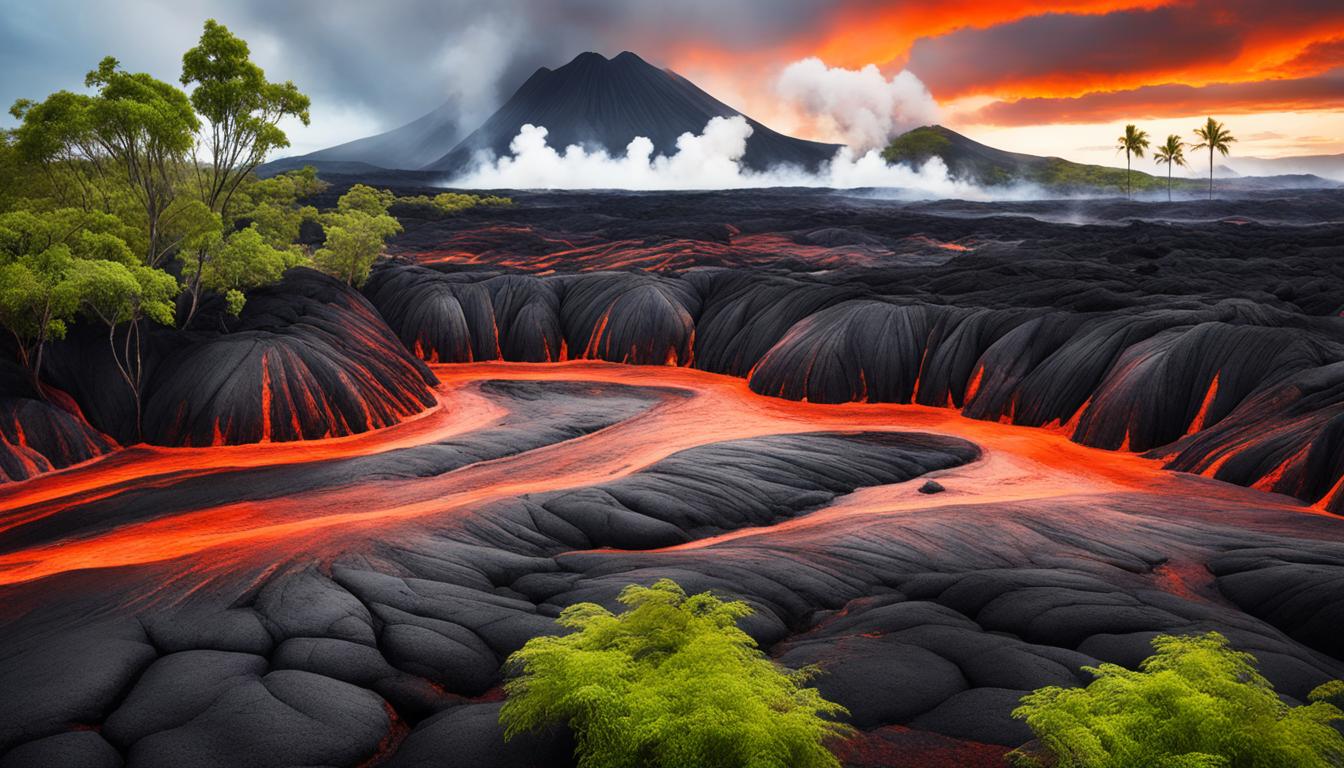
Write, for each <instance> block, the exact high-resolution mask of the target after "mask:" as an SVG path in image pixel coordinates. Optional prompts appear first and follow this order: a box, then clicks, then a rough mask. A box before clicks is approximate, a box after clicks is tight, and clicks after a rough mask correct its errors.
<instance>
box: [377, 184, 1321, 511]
mask: <svg viewBox="0 0 1344 768" xmlns="http://www.w3.org/2000/svg"><path fill="white" fill-rule="evenodd" d="M581 199H582V201H583V202H584V203H585V204H586V205H585V206H584V207H583V208H582V209H579V208H577V207H575V206H574V204H573V202H572V201H570V200H568V199H564V198H561V199H558V200H557V199H556V198H553V197H546V196H538V197H536V198H525V199H524V200H523V201H522V202H521V203H520V205H519V206H517V208H516V209H515V210H504V211H502V212H501V211H493V212H490V213H488V214H485V213H483V214H480V216H481V217H482V220H481V221H479V222H477V223H474V224H473V223H472V222H469V221H456V222H452V223H448V224H437V225H436V224H434V223H432V222H424V223H422V225H420V226H414V225H413V226H412V227H410V228H408V233H407V235H406V237H405V239H404V240H403V244H402V248H403V249H404V250H403V252H404V253H406V254H407V255H408V256H411V257H412V258H415V257H414V254H415V253H416V251H415V247H416V246H415V243H418V242H421V241H425V240H427V239H428V238H429V237H430V236H429V232H434V233H435V235H434V238H435V239H437V240H439V241H442V240H445V239H446V240H451V241H452V242H454V243H455V245H454V248H453V249H451V250H444V249H439V250H431V251H430V252H429V253H426V254H425V255H424V257H423V258H422V259H420V260H421V261H423V262H424V263H423V264H414V263H405V262H393V263H387V264H383V265H381V266H380V267H379V268H378V269H377V270H376V271H375V275H374V277H373V279H372V280H371V281H370V283H369V286H368V288H367V289H366V290H367V293H368V295H369V297H370V299H371V300H372V302H373V304H374V305H375V306H376V307H378V308H379V310H380V311H381V312H382V313H383V314H384V316H385V317H386V318H387V320H388V322H389V323H390V325H391V326H392V328H393V329H394V330H395V331H396V332H397V333H398V335H399V336H400V337H401V338H402V340H403V341H405V342H406V343H407V344H408V345H409V346H410V347H411V348H412V349H414V350H417V351H418V352H419V353H420V355H421V356H422V357H424V358H426V359H429V360H436V361H452V362H461V361H470V360H482V359H500V358H502V359H505V360H517V361H530V362H540V361H555V360H562V359H600V360H608V361H613V362H626V363H637V364H675V365H693V366H695V367H697V368H701V369H704V370H707V371H712V372H715V373H726V374H730V375H735V376H743V377H746V378H747V379H748V381H749V383H750V386H751V388H752V389H753V390H755V391H756V392H758V393H761V394H764V395H769V396H773V397H784V398H789V399H794V400H807V401H809V402H822V403H840V402H851V401H867V402H896V403H906V402H915V403H920V404H923V405H931V406H940V407H952V408H958V409H961V410H962V411H963V412H964V413H965V414H966V415H967V416H970V417H972V418H977V419H986V420H999V421H1005V422H1010V423H1013V424H1019V425H1024V426H1032V427H1050V428H1055V429H1064V430H1067V431H1068V433H1069V434H1070V436H1071V437H1072V439H1074V440H1075V441H1077V442H1080V443H1082V444H1085V445H1090V446H1095V447H1099V448H1106V449H1111V450H1128V451H1139V452H1152V453H1153V455H1156V456H1162V457H1166V458H1169V460H1170V461H1171V466H1173V467H1175V468H1178V469H1183V470H1187V471H1194V472H1200V473H1203V474H1207V475H1210V476H1214V477H1217V478H1219V479H1221V480H1227V481H1230V482H1235V483H1239V484H1242V485H1255V486H1256V487H1260V488H1264V489H1267V490H1274V491H1278V492H1282V493H1288V494H1291V495H1294V496H1297V497H1298V498H1300V499H1302V500H1304V501H1307V502H1309V503H1313V504H1319V505H1320V506H1321V507H1322V508H1324V509H1327V510H1330V511H1335V512H1339V511H1341V510H1344V488H1341V478H1342V477H1344V415H1342V414H1344V367H1340V365H1339V364H1340V363H1341V362H1344V318H1341V317H1340V314H1341V312H1344V258H1341V257H1342V256H1344V246H1341V245H1340V243H1341V242H1344V225H1341V224H1338V223H1319V222H1317V221H1316V220H1313V219H1311V218H1308V219H1307V220H1305V221H1296V222H1292V223H1279V222H1267V223H1259V222H1257V221H1255V220H1251V219H1249V218H1247V217H1248V216H1250V215H1253V214H1255V213H1256V212H1257V211H1260V210H1261V209H1264V210H1269V211H1274V212H1275V214H1276V216H1282V215H1286V209H1285V207H1284V206H1282V205H1280V204H1279V203H1278V201H1275V200H1273V199H1270V200H1265V201H1261V200H1258V199H1254V198H1253V199H1247V200H1238V201H1228V202H1225V203H1216V204H1214V205H1212V206H1210V207H1206V208H1204V209H1202V213H1203V214H1204V215H1205V216H1206V217H1214V218H1210V219H1205V220H1197V219H1190V220H1179V219H1177V220H1160V221H1139V220H1131V221H1127V222H1125V223H1124V224H1123V225H1122V226H1115V225H1102V224H1087V225H1078V224H1063V223H1050V222H1049V221H1041V220H1036V219H1025V218H1022V219H1016V218H1004V217H999V218H990V217H975V216H971V215H968V214H967V213H966V212H963V211H957V212H956V215H946V214H945V213H944V212H942V211H941V210H940V209H939V208H938V207H937V206H909V207H907V208H904V209H901V208H896V209H895V210H894V211H893V206H892V204H890V203H885V204H883V203H877V202H873V201H868V200H862V199H856V198H843V197H834V196H826V195H821V194H811V195H809V194H805V193H793V194H792V195H790V194H785V193H778V194H771V193H765V194H762V195H753V196H741V195H738V196H734V195H730V194H722V193H714V194H710V193H706V194H702V195H682V196H670V197H669V196H662V197H659V198H656V199H657V200H658V201H659V203H660V205H659V206H658V207H657V208H654V204H653V200H654V199H655V198H653V197H651V196H640V195H587V196H581ZM593 206H598V207H600V208H601V210H602V211H603V214H602V215H600V216H599V215H596V214H593V213H590V212H588V211H589V209H590V208H591V207H593ZM1094 207H1095V209H1096V211H1095V213H1093V212H1089V211H1088V209H1087V206H1086V204H1079V205H1078V206H1077V208H1076V209H1069V208H1064V209H1063V210H1061V211H1056V212H1055V215H1056V216H1057V217H1060V218H1064V217H1072V218H1074V219H1079V220H1088V219H1089V218H1090V217H1091V216H1093V215H1096V216H1101V215H1106V214H1109V215H1122V214H1123V213H1125V212H1126V211H1127V210H1130V211H1132V214H1133V215H1142V214H1143V213H1144V212H1145V209H1142V208H1132V209H1126V208H1125V207H1124V206H1122V205H1119V204H1115V203H1097V204H1095V205H1094ZM1301 208H1302V210H1303V211H1308V212H1311V211H1319V214H1318V215H1319V216H1321V217H1323V218H1328V217H1330V216H1335V215H1339V213H1340V211H1341V208H1344V195H1341V194H1340V193H1302V206H1301ZM930 211H937V213H931V212H930ZM1173 211H1178V212H1180V213H1183V214H1185V215H1193V212H1192V211H1189V210H1185V209H1184V208H1180V207H1176V208H1174V209H1173ZM1033 212H1034V213H1035V214H1036V215H1040V216H1043V217H1045V216H1047V214H1048V213H1049V212H1048V211H1042V210H1035V209H1033ZM1163 213H1167V212H1166V211H1164V212H1163ZM1313 215H1317V214H1313ZM506 217H507V218H506ZM1216 217H1221V219H1219V218H1216ZM841 224H843V229H841V228H839V226H838V225H841ZM445 227H446V228H447V229H448V231H447V232H444V231H443V228H445ZM837 231H841V232H844V233H846V234H847V237H845V238H843V239H842V240H843V242H838V241H837V238H836V236H835V234H834V233H835V232H837ZM766 236H768V237H769V238H771V239H770V240H768V241H767V242H768V243H769V244H768V245H764V246H763V245H762V240H761V238H762V237H766ZM511 241H512V242H517V243H518V244H519V247H520V248H521V249H522V251H523V252H526V253H527V254H528V255H526V256H524V255H521V254H518V253H517V252H511V251H510V250H509V249H508V248H507V246H505V245H503V244H505V243H508V242H511ZM590 241H591V242H606V243H608V245H607V246H605V247H598V246H592V247H589V246H586V245H579V246H576V245H575V244H576V243H586V242H590ZM613 241H614V242H615V244H612V243H613ZM735 243H736V244H737V245H736V246H735V245H734V244H735ZM697 244H703V247H704V249H705V250H706V251H707V252H710V253H713V254H715V256H714V258H715V259H717V260H718V261H719V262H720V263H722V264H724V265H726V266H723V267H720V268H713V267H709V266H707V265H704V264H702V263H700V262H694V261H693V262H691V263H690V264H687V263H685V262H682V261H679V260H676V259H671V260H665V261H663V262H661V263H660V262H658V261H657V260H652V259H648V258H645V256H644V255H643V254H644V253H645V252H654V253H659V254H663V253H667V252H668V251H669V250H672V251H678V250H687V251H695V250H696V248H697ZM818 244H822V245H824V246H826V247H830V248H854V247H856V246H857V245H860V244H861V245H862V248H863V249H864V250H863V252H862V253H863V255H862V257H854V258H852V259H851V260H850V263H849V264H848V266H845V265H841V266H837V264H836V256H835V254H834V253H829V254H828V255H819V254H818V253H817V248H818V247H819V246H818ZM771 250H773V252H774V253H776V254H777V258H775V259H774V260H773V261H772V260H769V259H767V258H765V254H766V253H768V252H770V251H771ZM535 259H540V260H541V262H543V263H544V264H545V267H546V268H545V270H544V271H545V274H542V275H536V274H532V275H529V274H525V272H526V271H528V270H529V267H528V264H529V262H530V261H532V260H535ZM809 259H812V260H813V261H811V262H810V263H809V261H808V260H809ZM629 264H635V265H638V266H641V267H652V268H654V269H653V270H652V271H645V270H644V269H629V268H625V267H626V266H627V265H629ZM748 265H749V266H750V271H748V270H747V269H743V268H739V267H746V266H748ZM688 266H690V267H692V268H689V269H688V268H687V267H688ZM557 270H558V271H557ZM614 270H619V271H614ZM520 272H523V273H520Z"/></svg>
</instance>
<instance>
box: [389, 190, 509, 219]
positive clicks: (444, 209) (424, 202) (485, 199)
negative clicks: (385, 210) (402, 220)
mask: <svg viewBox="0 0 1344 768" xmlns="http://www.w3.org/2000/svg"><path fill="white" fill-rule="evenodd" d="M394 202H395V203H396V204H397V205H400V206H405V207H408V208H418V209H420V211H421V212H423V213H428V214H431V215H447V214H451V213H457V212H459V211H465V210H467V209H468V208H475V207H476V206H478V205H511V204H513V200H512V199H510V198H507V197H499V196H497V195H467V194H463V193H461V192H440V193H439V194H437V195H435V196H433V197H430V196H429V195H408V196H405V197H398V198H397V199H396V200H395V201H394Z"/></svg>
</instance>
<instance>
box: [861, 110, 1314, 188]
mask: <svg viewBox="0 0 1344 768" xmlns="http://www.w3.org/2000/svg"><path fill="white" fill-rule="evenodd" d="M882 157H883V158H884V159H885V160H886V161H887V162H889V163H905V164H907V165H913V166H919V165H922V164H923V163H925V162H928V160H929V159H931V158H933V157H938V158H940V159H941V160H942V161H943V163H944V164H946V165H947V169H948V173H949V174H950V175H951V176H952V177H953V178H956V179H961V180H964V181H969V182H973V183H975V184H979V185H981V186H987V187H994V186H1008V185H1012V184H1032V185H1036V186H1039V187H1042V188H1045V189H1047V190H1049V191H1051V192H1055V193H1065V194H1067V193H1074V192H1079V193H1083V192H1097V191H1108V192H1121V191H1123V190H1124V189H1125V184H1126V173H1125V169H1124V168H1116V167H1112V166H1106V165H1089V164H1086V163H1075V162H1073V161H1071V160H1065V159H1064V158H1062V157H1041V156H1039V155H1027V154H1022V153H1020V152H1006V151H1004V150H1002V149H995V148H994V147H991V146H988V145H985V144H981V143H980V142H978V141H975V140H973V139H970V138H967V137H966V136H963V135H961V134H960V133H957V132H956V131H954V130H951V129H950V128H945V127H943V126H941V125H926V126H923V127H921V128H916V129H914V130H912V131H907V132H906V133H903V134H901V135H900V136H897V137H896V138H894V139H892V140H891V143H889V144H888V145H887V147H886V149H884V150H883V151H882ZM1194 160H1197V158H1195V159H1194ZM1139 162H1140V163H1143V164H1145V165H1148V167H1152V166H1151V165H1149V163H1150V162H1151V161H1150V160H1149V159H1148V158H1144V159H1141V160H1139ZM1232 164H1233V165H1235V163H1232ZM1128 180H1129V184H1130V185H1131V187H1132V189H1133V191H1134V192H1135V193H1141V192H1151V191H1162V192H1165V191H1166V189H1167V177H1166V175H1165V174H1152V173H1146V172H1144V171H1141V170H1138V169H1137V168H1136V169H1133V170H1132V171H1131V172H1130V173H1129V175H1128ZM1207 184H1208V181H1207V180H1205V179H1201V178H1198V177H1196V178H1191V177H1189V176H1186V175H1184V174H1182V175H1177V176H1175V178H1173V179H1172V180H1171V187H1172V189H1173V190H1176V191H1180V192H1185V193H1190V192H1198V191H1200V190H1203V189H1206V188H1207V186H1206V185H1207ZM1219 184H1220V185H1222V187H1223V188H1229V187H1230V188H1233V189H1239V190H1246V189H1264V188H1275V187H1283V188H1313V187H1333V186H1338V185H1337V184H1336V183H1335V182H1332V181H1330V180H1328V179H1325V178H1321V177H1320V176H1317V175H1311V174H1310V173H1307V172H1302V171H1296V172H1294V171H1286V170H1285V171H1279V172H1278V173H1275V174H1272V175H1267V176H1264V177H1260V176H1256V177H1249V178H1239V179H1235V180H1229V179H1222V180H1220V181H1219Z"/></svg>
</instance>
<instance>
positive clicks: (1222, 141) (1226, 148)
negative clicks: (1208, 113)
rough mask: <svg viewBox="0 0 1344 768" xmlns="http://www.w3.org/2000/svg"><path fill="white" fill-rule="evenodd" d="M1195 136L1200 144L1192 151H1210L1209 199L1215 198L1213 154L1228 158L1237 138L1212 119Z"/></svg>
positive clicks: (1197, 129) (1193, 147) (1196, 130)
mask: <svg viewBox="0 0 1344 768" xmlns="http://www.w3.org/2000/svg"><path fill="white" fill-rule="evenodd" d="M1195 135H1196V136H1198V137H1199V143H1198V144H1196V145H1194V146H1192V147H1190V148H1191V149H1207V150H1209V198H1210V199H1212V198H1213V153H1214V152H1215V151H1216V152H1218V153H1219V154H1221V155H1222V156H1223V157H1227V156H1228V154H1229V153H1231V151H1232V143H1233V142H1235V141H1236V140H1237V137H1235V136H1233V135H1232V132H1231V131H1229V130H1227V126H1225V125H1223V124H1222V123H1220V122H1218V121H1217V120H1214V119H1213V118H1212V117H1210V118H1209V119H1208V120H1207V121H1205V123H1204V124H1203V125H1201V126H1200V127H1198V128H1196V129H1195Z"/></svg>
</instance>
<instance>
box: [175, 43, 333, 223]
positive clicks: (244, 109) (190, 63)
mask: <svg viewBox="0 0 1344 768" xmlns="http://www.w3.org/2000/svg"><path fill="white" fill-rule="evenodd" d="M182 84H183V85H191V84H195V86H196V87H195V89H194V90H193V91H192V92H191V104H192V106H193V107H195V109H196V112H197V113H199V114H200V116H201V117H202V118H204V119H205V120H206V121H207V122H209V124H210V127H211V130H210V132H209V134H208V135H207V136H206V137H205V139H204V140H203V142H202V143H203V144H204V148H205V150H206V151H207V152H209V154H210V165H209V166H208V167H207V168H205V169H203V171H202V174H203V176H204V179H203V182H204V183H203V184H202V195H201V199H202V201H203V202H205V203H206V205H208V206H209V207H210V208H211V210H214V211H217V212H219V213H224V214H227V212H228V208H229V203H230V200H231V198H232V196H233V194H234V193H235V192H236V191H237V189H238V187H239V186H240V185H241V184H242V183H243V181H244V179H246V178H247V176H248V174H250V173H251V172H252V170H253V169H254V168H256V167H257V165H259V164H260V163H261V161H262V160H264V159H265V158H266V154H267V153H268V152H270V151H271V150H274V149H280V148H283V147H287V146H289V137H287V136H286V135H285V132H284V131H282V130H280V127H279V122H280V120H282V119H283V118H285V117H289V116H292V117H297V118H298V119H299V120H300V121H301V122H302V123H303V124H304V125H308V107H309V99H308V97H307V96H305V95H303V94H302V93H300V92H299V89H298V88H296V87H295V86H294V83H292V82H284V83H272V82H268V81H267V80H266V73H265V72H263V71H262V69H261V67H259V66H257V65H256V64H254V63H253V62H252V59H251V58H250V56H249V51H248V47H247V42H246V41H244V40H242V39H241V38H238V37H235V36H234V35H233V34H232V33H231V32H229V29H228V27H225V26H224V25H223V24H220V23H219V22H217V21H215V20H214V19H210V20H208V21H206V22H205V29H204V30H203V31H202V33H201V39H200V43H199V44H198V45H197V46H196V47H195V48H192V49H191V50H189V51H187V52H186V53H185V54H184V55H183V56H182Z"/></svg>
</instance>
